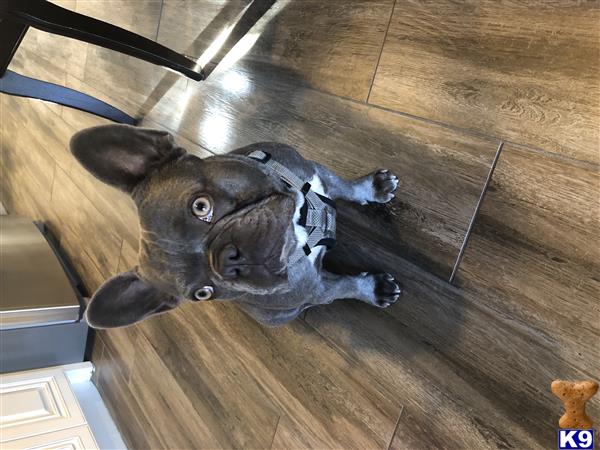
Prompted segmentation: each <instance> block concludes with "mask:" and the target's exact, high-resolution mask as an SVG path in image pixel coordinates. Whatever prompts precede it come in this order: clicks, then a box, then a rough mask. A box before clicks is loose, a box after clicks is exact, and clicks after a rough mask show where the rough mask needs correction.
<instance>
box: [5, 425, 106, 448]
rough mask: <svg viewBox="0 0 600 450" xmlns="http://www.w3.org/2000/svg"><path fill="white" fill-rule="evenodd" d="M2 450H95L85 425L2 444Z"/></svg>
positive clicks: (92, 437)
mask: <svg viewBox="0 0 600 450" xmlns="http://www.w3.org/2000/svg"><path fill="white" fill-rule="evenodd" d="M2 448H3V449H4V450H25V449H27V450H34V449H35V450H42V449H43V450H89V449H95V448H97V445H96V441H95V439H94V436H92V433H91V431H90V429H89V427H88V426H87V425H82V426H79V427H73V428H67V429H66V430H60V431H53V432H52V433H45V434H38V435H37V436H31V437H27V438H23V439H17V440H15V441H10V442H7V443H5V444H2Z"/></svg>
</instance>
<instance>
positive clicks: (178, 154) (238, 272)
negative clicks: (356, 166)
mask: <svg viewBox="0 0 600 450" xmlns="http://www.w3.org/2000/svg"><path fill="white" fill-rule="evenodd" d="M70 147H71V151H72V153H73V154H74V156H75V157H76V158H77V160H78V161H79V162H80V163H81V164H82V165H83V167H85V168H86V169H87V170H88V171H90V172H91V173H92V174H93V175H94V176H95V177H97V178H98V179H100V180H101V181H103V182H105V183H108V184H109V185H111V186H114V187H116V188H118V189H120V190H122V191H124V192H126V193H127V194H129V195H130V196H131V197H132V199H133V200H134V202H135V204H136V206H137V210H138V214H139V225H140V241H139V255H138V265H137V266H136V267H134V268H132V269H131V270H129V271H127V272H124V273H121V274H118V275H116V276H114V277H113V278H111V279H109V280H108V281H106V282H105V283H104V284H103V285H102V286H101V287H100V288H99V289H98V290H97V292H96V293H95V294H94V295H93V297H92V299H91V301H90V303H89V305H88V307H87V309H86V319H87V322H88V324H89V325H90V326H92V327H94V328H111V327H120V326H126V325H130V324H133V323H135V322H137V321H140V320H142V319H145V318H148V317H150V316H152V315H154V314H158V313H163V312H166V311H169V310H171V309H173V308H176V307H177V306H178V305H180V304H182V303H183V302H204V301H209V300H216V301H232V302H234V303H235V304H236V305H237V306H238V307H240V308H241V309H242V310H243V311H245V312H246V313H247V314H249V315H250V316H251V317H253V318H254V319H255V320H257V321H258V322H260V323H261V324H264V325H266V326H279V325H283V324H285V323H287V322H289V321H291V320H293V319H294V318H296V317H297V316H298V315H299V314H300V313H301V312H302V311H303V310H305V309H307V308H310V307H312V306H316V305H323V304H328V303H331V302H332V301H334V300H337V299H358V300H361V301H363V302H366V303H368V304H370V305H373V306H376V307H379V308H386V307H388V306H390V305H391V304H393V303H394V302H396V301H397V300H398V298H399V295H400V287H399V286H398V283H397V282H396V281H395V279H394V278H393V277H392V276H391V275H389V274H387V273H366V272H363V273H361V274H359V275H356V276H350V275H339V274H334V273H331V272H328V271H326V270H325V269H324V268H323V264H322V262H323V256H324V254H325V252H326V251H327V249H328V247H329V246H330V245H332V244H333V242H334V239H335V204H334V200H336V199H343V200H346V201H351V202H357V203H359V204H367V203H369V202H376V203H386V202H389V201H390V200H391V199H392V198H393V197H394V192H395V190H396V188H397V186H398V179H397V178H396V176H394V175H393V174H392V173H391V172H390V171H388V170H377V171H376V172H374V173H371V174H370V175H366V176H364V177H362V178H358V179H356V180H345V179H343V178H340V177H338V176H337V175H335V174H334V173H333V172H331V171H330V170H328V169H326V168H325V167H323V166H321V165H319V164H317V163H316V162H313V161H309V160H306V159H304V158H303V157H302V156H301V155H300V154H299V153H298V152H297V151H296V150H295V149H294V148H292V147H290V146H288V145H285V144H279V143H271V142H265V143H257V144H252V145H249V146H246V147H242V148H239V149H237V150H233V151H232V152H230V153H228V154H224V155H218V156H211V157H209V158H205V159H201V158H198V157H197V156H194V155H192V154H190V153H187V152H186V150H185V149H183V148H182V147H180V146H178V145H177V144H176V143H175V140H174V138H173V136H172V135H171V134H169V133H167V132H165V131H158V130H151V129H144V128H137V127H132V126H127V125H104V126H98V127H94V128H89V129H86V130H83V131H80V132H78V133H77V134H75V135H74V136H73V137H72V139H71V142H70Z"/></svg>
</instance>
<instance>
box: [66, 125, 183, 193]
mask: <svg viewBox="0 0 600 450" xmlns="http://www.w3.org/2000/svg"><path fill="white" fill-rule="evenodd" d="M70 146H71V152H72V153H73V155H75V157H76V158H77V160H78V161H79V162H80V163H81V165H83V167H85V168H86V169H87V170H89V171H90V172H91V173H92V174H93V175H94V176H95V177H96V178H98V179H100V180H101V181H104V182H105V183H108V184H110V185H112V186H114V187H116V188H119V189H121V190H122V191H125V192H127V193H129V194H130V193H131V192H132V191H133V189H134V188H135V186H136V185H137V184H138V183H139V182H140V181H142V180H143V179H144V178H146V176H148V174H149V173H150V172H151V171H153V170H155V169H156V168H158V167H160V166H161V165H163V164H165V163H166V162H168V161H171V160H173V159H175V158H178V157H179V156H181V155H183V154H184V153H185V150H184V149H183V148H181V147H178V146H177V145H176V144H175V140H174V139H173V136H172V135H171V134H169V133H167V132H166V131H159V130H149V129H146V128H136V127H132V126H129V125H102V126H98V127H93V128H88V129H86V130H82V131H80V132H79V133H77V134H75V135H74V136H73V137H72V138H71V143H70Z"/></svg>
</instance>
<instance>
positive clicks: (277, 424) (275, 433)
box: [269, 416, 281, 448]
mask: <svg viewBox="0 0 600 450" xmlns="http://www.w3.org/2000/svg"><path fill="white" fill-rule="evenodd" d="M280 421H281V416H277V423H276V424H275V431H274V432H273V438H272V439H271V445H269V448H273V444H274V443H275V436H277V429H278V428H279V422H280Z"/></svg>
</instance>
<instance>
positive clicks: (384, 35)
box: [366, 0, 396, 103]
mask: <svg viewBox="0 0 600 450" xmlns="http://www.w3.org/2000/svg"><path fill="white" fill-rule="evenodd" d="M395 9H396V0H394V3H393V4H392V11H391V12H390V19H389V20H388V23H387V27H386V28H385V33H384V34H383V41H382V42H381V50H379V56H378V57H377V63H376V64H375V70H374V71H373V78H372V79H371V84H370V85H369V93H368V94H367V101H366V102H367V103H369V99H370V98H371V92H372V91H373V85H374V84H375V77H376V76H377V71H378V70H379V63H380V62H381V56H382V55H383V49H384V48H385V43H386V41H387V36H388V32H389V31H390V25H391V24H392V18H393V17H394V10H395Z"/></svg>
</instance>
